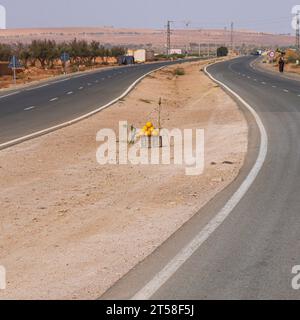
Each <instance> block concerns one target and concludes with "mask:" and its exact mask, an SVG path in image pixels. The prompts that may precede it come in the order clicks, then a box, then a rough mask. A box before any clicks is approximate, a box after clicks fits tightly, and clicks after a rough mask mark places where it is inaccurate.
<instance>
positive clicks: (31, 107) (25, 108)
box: [24, 106, 35, 111]
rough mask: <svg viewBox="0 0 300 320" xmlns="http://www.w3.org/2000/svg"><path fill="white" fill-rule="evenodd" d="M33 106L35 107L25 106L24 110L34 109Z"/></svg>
mask: <svg viewBox="0 0 300 320" xmlns="http://www.w3.org/2000/svg"><path fill="white" fill-rule="evenodd" d="M34 108H35V107H34V106H32V107H28V108H25V109H24V111H29V110H32V109H34Z"/></svg>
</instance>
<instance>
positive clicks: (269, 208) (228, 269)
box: [101, 57, 300, 300]
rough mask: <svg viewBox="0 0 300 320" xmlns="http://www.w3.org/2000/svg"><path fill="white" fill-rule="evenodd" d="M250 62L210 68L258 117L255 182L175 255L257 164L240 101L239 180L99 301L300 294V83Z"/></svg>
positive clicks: (253, 134)
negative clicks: (244, 133) (210, 228)
mask: <svg viewBox="0 0 300 320" xmlns="http://www.w3.org/2000/svg"><path fill="white" fill-rule="evenodd" d="M252 61H253V58H251V57H242V58H239V59H236V60H232V61H227V62H223V63H220V64H216V65H213V66H210V67H209V68H208V72H209V73H210V74H212V75H213V77H215V78H216V79H217V80H220V81H222V82H223V83H224V84H226V85H227V86H228V87H229V88H230V89H232V90H234V91H235V92H236V93H237V94H239V95H240V96H241V97H242V98H243V99H244V100H245V101H246V102H247V103H248V104H250V105H251V106H252V107H253V109H254V110H255V111H256V112H257V114H258V115H259V117H260V119H261V120H262V122H263V125H264V128H265V130H266V132H267V137H268V149H267V154H266V159H265V161H264V163H263V165H262V168H261V170H260V172H259V174H258V176H257V178H256V179H255V180H254V183H253V184H252V185H251V187H250V189H249V190H248V191H247V193H246V194H245V196H244V197H243V198H242V199H241V201H239V203H238V204H237V206H236V207H235V208H233V210H232V211H231V213H230V214H229V216H228V217H227V218H226V219H225V221H224V222H223V223H222V224H221V225H220V226H219V227H218V228H217V229H216V230H215V231H214V232H213V233H212V234H210V236H209V237H208V239H207V240H206V241H205V242H204V243H202V245H201V246H199V248H197V249H196V250H195V251H194V252H193V254H191V255H185V259H184V260H183V261H180V259H177V258H178V257H183V256H184V255H180V252H182V250H183V249H184V248H185V252H187V250H186V248H189V247H190V244H191V243H192V242H193V241H194V239H195V237H197V235H199V233H201V232H202V230H203V229H204V228H205V227H206V226H207V225H208V224H209V223H210V221H212V219H214V217H215V216H216V214H217V213H218V212H220V210H221V209H222V208H224V206H225V204H226V203H228V201H229V199H231V197H232V195H233V194H234V193H235V192H236V190H238V189H239V187H240V186H241V184H242V183H243V182H244V181H245V179H247V177H248V174H249V172H250V170H251V169H252V168H253V166H254V165H255V164H256V163H257V157H258V155H259V152H260V145H261V142H262V139H261V135H260V132H259V130H258V126H257V124H256V123H257V122H256V121H255V120H254V118H253V116H252V114H251V113H250V112H249V111H248V110H246V108H245V107H244V106H241V107H242V108H243V110H244V112H245V116H246V117H247V120H248V122H249V129H250V133H249V150H248V157H247V160H246V163H245V165H244V167H243V169H242V171H241V173H240V175H239V177H238V178H237V180H236V181H235V182H234V183H232V184H231V185H230V186H229V187H228V188H226V190H224V191H223V192H221V193H220V194H219V195H218V196H217V197H216V198H215V199H213V200H212V201H211V202H210V203H209V204H208V205H207V206H205V207H204V208H203V209H202V210H201V211H200V212H199V213H198V214H197V215H196V216H195V217H194V218H192V219H191V220H190V221H189V222H188V223H186V224H185V225H184V226H183V227H182V228H181V229H180V230H179V231H178V232H176V233H175V234H174V235H173V236H172V237H171V238H170V239H168V240H167V241H166V242H165V243H164V244H163V245H162V246H161V247H160V248H159V249H158V250H156V251H155V252H154V253H153V254H152V255H151V256H149V257H148V258H147V259H145V261H143V262H142V263H141V264H139V265H138V266H137V267H136V268H134V269H133V270H132V271H131V272H129V273H128V274H127V275H126V276H125V277H124V278H123V279H121V280H120V281H119V282H118V283H117V284H116V285H115V286H114V287H112V288H111V289H110V290H109V291H108V292H107V293H106V294H105V295H104V296H103V297H101V299H130V298H132V297H135V298H147V299H148V298H149V299H159V300H160V299H300V291H297V290H294V289H293V288H292V279H293V277H294V276H295V275H293V274H292V268H293V267H294V266H295V265H300V175H299V172H300V148H299V141H300V113H299V111H300V82H297V81H296V80H290V79H286V78H283V77H280V76H279V75H272V74H269V73H265V72H263V71H259V70H254V69H252V68H251V66H250V63H251V62H252ZM176 257H177V258H176ZM176 263H177V264H176ZM166 270H167V271H166ZM149 288H150V289H149ZM151 288H152V291H151ZM153 288H154V290H153ZM150 293H151V294H150Z"/></svg>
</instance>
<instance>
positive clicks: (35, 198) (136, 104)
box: [0, 62, 248, 299]
mask: <svg viewBox="0 0 300 320" xmlns="http://www.w3.org/2000/svg"><path fill="white" fill-rule="evenodd" d="M201 67H202V63H199V62H197V63H190V64H185V65H184V69H185V75H183V76H175V75H174V73H173V70H174V68H176V67H169V68H167V69H164V70H162V71H158V72H156V73H155V74H153V75H152V76H149V77H147V78H146V79H145V80H143V81H142V83H141V84H140V85H139V86H138V87H137V88H136V89H135V90H134V91H133V92H132V93H131V94H130V95H129V96H128V97H127V98H126V99H124V100H123V101H120V102H119V103H116V104H115V105H114V106H112V107H110V108H109V109H106V110H105V111H103V112H101V113H99V114H97V115H96V116H94V117H92V118H90V119H88V120H85V121H82V122H80V123H78V124H76V125H73V126H71V127H68V128H65V129H62V130H59V131H57V132H54V133H51V134H49V135H47V136H43V137H41V138H38V139H35V140H32V141H28V142H26V143H23V144H21V145H18V146H15V147H12V148H10V149H7V150H3V151H1V152H0V180H1V190H0V219H1V230H0V264H1V265H3V266H5V267H6V270H7V280H8V286H7V289H6V290H2V291H0V298H2V299H7V298H13V299H82V298H83V299H94V298H97V297H99V296H100V295H101V294H102V293H104V292H105V290H106V289H108V288H109V287H110V286H111V285H112V284H113V283H114V282H115V281H117V280H118V279H120V277H122V276H123V275H124V274H125V273H126V272H128V271H129V270H130V269H131V268H132V267H133V266H134V265H136V264H137V263H138V262H140V261H141V260H142V259H144V258H145V257H146V256H147V255H149V254H150V253H151V252H153V250H154V249H155V248H157V247H158V246H159V245H160V244H161V243H162V242H163V241H165V240H166V239H167V238H168V237H169V236H170V235H171V234H172V233H174V232H175V231H176V230H177V229H178V228H179V227H180V226H181V225H182V224H183V223H184V222H186V221H187V220H188V219H189V218H191V217H192V216H193V215H194V214H195V213H196V212H197V211H198V210H199V209H200V208H201V207H202V206H203V205H204V204H206V203H207V202H208V201H209V200H210V199H211V198H212V197H213V196H214V195H216V193H218V192H219V191H221V190H222V189H224V188H225V187H226V186H227V185H228V184H229V183H230V182H232V181H233V180H234V179H235V178H236V176H237V175H238V173H239V170H240V168H241V166H242V164H243V161H244V157H245V154H246V152H247V132H248V129H247V124H246V121H245V119H244V116H243V114H242V113H241V111H240V110H239V109H238V107H237V105H236V104H235V103H234V102H233V101H232V100H231V98H229V97H228V96H227V95H226V94H225V93H224V92H223V91H222V90H221V89H220V88H219V87H218V86H217V85H215V84H214V83H213V82H211V81H210V80H209V79H208V78H207V77H205V75H204V74H203V73H202V72H199V70H200V68H201ZM159 97H162V101H163V112H162V118H163V126H164V127H165V128H169V129H171V128H203V129H205V171H204V173H203V174H202V175H200V176H186V175H185V171H184V168H183V167H180V166H174V165H173V166H172V165H170V166H168V165H153V166H151V165H150V166H132V165H123V166H117V165H115V166H113V165H104V166H101V165H99V164H98V163H97V161H96V150H97V148H98V147H99V144H98V143H96V133H97V132H98V130H100V129H102V128H113V129H115V130H116V131H117V128H118V122H119V120H127V121H128V123H130V124H131V123H132V124H134V125H136V126H137V127H139V126H142V125H144V123H145V121H146V120H149V118H151V117H152V116H151V115H153V110H154V109H155V108H156V106H157V101H158V99H159ZM224 162H226V163H224Z"/></svg>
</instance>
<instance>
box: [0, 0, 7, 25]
mask: <svg viewBox="0 0 300 320" xmlns="http://www.w3.org/2000/svg"><path fill="white" fill-rule="evenodd" d="M0 29H6V9H5V7H3V6H2V5H1V4H0Z"/></svg>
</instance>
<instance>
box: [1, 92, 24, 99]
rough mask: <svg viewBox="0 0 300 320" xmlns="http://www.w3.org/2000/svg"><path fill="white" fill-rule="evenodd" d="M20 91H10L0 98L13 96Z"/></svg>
mask: <svg viewBox="0 0 300 320" xmlns="http://www.w3.org/2000/svg"><path fill="white" fill-rule="evenodd" d="M20 92H21V91H16V92H12V93H8V94H6V95H4V96H0V99H3V98H6V97H10V96H14V95H15V94H18V93H20Z"/></svg>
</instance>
